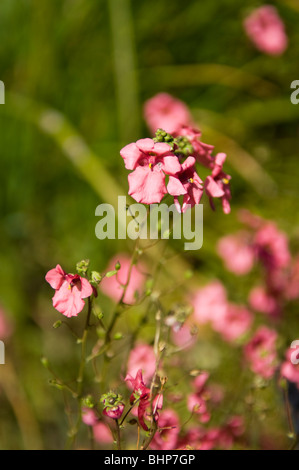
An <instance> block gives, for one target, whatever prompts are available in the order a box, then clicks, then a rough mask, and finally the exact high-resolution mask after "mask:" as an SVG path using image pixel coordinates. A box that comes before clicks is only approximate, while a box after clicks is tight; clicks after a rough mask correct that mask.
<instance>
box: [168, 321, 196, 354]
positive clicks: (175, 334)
mask: <svg viewBox="0 0 299 470" xmlns="http://www.w3.org/2000/svg"><path fill="white" fill-rule="evenodd" d="M171 338H172V341H173V342H174V344H175V345H176V346H178V347H180V348H182V349H187V348H190V347H192V346H193V345H194V344H195V343H196V334H194V333H193V332H192V327H190V326H189V325H188V324H184V325H181V324H180V323H177V324H175V325H173V327H172V329H171Z"/></svg>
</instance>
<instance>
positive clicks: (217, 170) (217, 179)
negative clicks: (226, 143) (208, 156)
mask: <svg viewBox="0 0 299 470" xmlns="http://www.w3.org/2000/svg"><path fill="white" fill-rule="evenodd" d="M225 159H226V154H225V153H218V154H217V155H216V157H215V160H214V165H213V171H212V175H211V176H208V177H207V178H206V180H205V184H204V187H205V191H206V193H207V195H208V197H209V199H210V205H211V207H212V209H213V210H215V207H214V203H213V198H214V197H216V198H220V199H221V202H222V209H223V212H224V213H225V214H229V213H230V203H229V201H230V199H231V192H230V186H229V182H230V179H231V177H230V176H229V175H228V174H227V173H224V171H223V170H222V167H223V164H224V162H225Z"/></svg>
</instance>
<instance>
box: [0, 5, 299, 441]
mask: <svg viewBox="0 0 299 470" xmlns="http://www.w3.org/2000/svg"><path fill="white" fill-rule="evenodd" d="M270 3H272V4H274V5H275V6H277V8H278V10H279V12H280V15H281V17H282V18H283V20H284V22H285V24H286V29H287V33H288V36H289V47H288V49H287V51H286V53H285V54H284V55H283V56H281V57H275V58H274V57H268V56H266V55H264V54H262V53H260V52H258V51H257V50H256V49H255V48H254V47H253V46H252V44H251V43H250V42H249V40H248V38H247V37H246V35H245V33H244V30H243V26H242V21H243V19H244V17H245V16H246V14H247V13H248V11H250V10H251V9H252V8H254V7H257V6H259V5H261V2H258V1H248V2H246V4H244V2H243V1H241V0H226V1H224V2H219V1H216V0H201V1H199V0H189V1H188V2H186V3H182V2H181V1H178V0H173V1H172V2H166V1H161V0H151V1H140V0H139V1H138V0H131V1H129V0H1V2H0V44H1V47H0V79H1V80H3V81H4V83H5V87H6V103H5V105H1V106H0V135H1V147H0V155H1V170H0V205H1V212H0V214H1V232H0V247H1V248H0V301H1V306H2V307H3V309H4V310H5V311H6V312H7V315H8V317H9V318H10V319H11V321H12V322H13V323H14V334H13V337H12V338H11V340H10V342H9V343H8V344H7V347H6V348H7V351H6V354H7V358H9V360H10V362H11V363H12V364H13V365H12V366H11V367H12V370H11V371H10V372H11V374H12V376H11V384H15V396H13V397H12V398H11V403H8V401H7V398H4V396H3V394H0V404H1V408H0V447H1V448H24V447H25V448H26V447H27V448H30V447H31V448H38V447H40V448H41V447H58V448H59V447H61V443H60V439H63V436H64V433H65V429H56V426H57V421H59V419H60V420H61V417H60V413H61V403H60V397H58V396H57V394H55V393H53V391H52V390H50V391H49V387H48V384H47V378H48V376H47V373H46V372H44V371H43V370H42V369H41V366H40V356H41V355H42V354H44V353H48V352H49V351H51V350H52V349H53V348H54V349H55V344H56V343H55V341H56V339H55V334H54V338H53V330H52V329H51V327H52V324H53V323H54V321H55V320H56V319H58V318H60V317H59V314H58V313H57V312H55V310H54V309H53V307H52V304H51V296H52V291H51V289H49V286H48V285H47V283H46V282H45V280H44V276H45V273H46V272H47V271H48V270H49V269H51V268H52V267H54V266H55V265H56V264H57V263H60V264H61V265H62V266H63V267H64V269H65V270H66V271H73V270H74V265H75V263H76V262H77V261H79V260H80V259H82V258H89V259H90V260H91V261H92V266H93V268H94V269H97V270H99V271H101V270H104V268H105V266H106V264H107V262H108V260H109V258H110V257H111V256H112V255H113V254H115V253H117V252H119V251H123V250H130V248H131V245H130V243H127V242H124V241H117V240H115V241H107V240H105V241H99V240H97V238H96V237H95V224H96V218H95V215H94V213H95V208H96V207H97V205H98V204H100V203H101V202H114V201H115V197H116V196H117V195H118V194H126V192H127V171H126V170H125V169H124V165H123V161H122V159H121V158H120V156H119V150H120V148H121V147H122V146H124V145H126V144H127V143H129V142H132V141H135V140H137V139H138V138H142V137H146V136H149V131H148V130H147V128H146V124H145V122H144V121H143V114H142V107H143V103H144V101H145V100H146V99H148V98H150V97H152V96H153V95H155V94H156V93H158V92H161V91H166V92H168V93H170V94H172V95H174V96H176V97H178V98H179V99H181V100H183V101H185V102H186V103H187V105H188V106H189V107H190V109H191V111H192V113H193V116H194V119H195V120H196V122H197V123H198V126H199V128H200V129H201V130H202V132H203V141H204V142H207V143H211V144H215V145H216V150H217V151H224V152H226V153H227V154H228V161H227V167H226V168H227V171H228V173H230V174H231V175H232V177H233V180H232V193H233V200H232V213H231V215H229V216H225V215H223V214H222V213H221V209H220V206H217V213H216V214H215V213H212V211H210V209H209V208H208V209H207V210H205V221H204V224H205V225H204V246H203V249H202V250H200V252H197V253H192V255H190V254H188V256H187V255H186V258H188V259H189V261H190V262H191V264H193V265H195V266H197V265H198V263H199V265H200V267H201V270H202V271H203V272H206V273H207V276H209V275H211V274H212V275H213V276H215V277H217V276H220V277H221V276H222V277H223V276H224V275H223V272H222V270H221V263H219V260H218V258H217V257H216V255H215V251H214V247H215V242H216V240H217V238H218V237H219V236H221V235H223V234H226V233H228V232H231V231H234V230H236V229H237V228H238V222H237V211H238V209H239V208H241V207H246V208H248V209H251V210H252V211H254V212H256V213H258V214H260V215H262V216H263V217H266V218H272V219H274V220H275V221H276V222H277V223H278V224H279V226H280V227H281V228H282V229H283V230H285V231H286V232H287V233H288V234H289V236H290V238H291V241H292V246H293V248H294V250H295V251H296V249H298V248H299V241H298V238H299V211H298V198H299V189H298V176H299V171H298V147H299V146H298V140H299V105H298V106H296V105H293V104H291V101H290V94H291V90H290V84H291V82H292V81H293V80H296V79H299V68H298V59H299V28H298V20H299V1H297V0H288V1H277V2H270ZM175 247H176V248H178V249H181V247H180V246H179V245H178V246H175ZM228 282H232V281H230V280H228ZM51 348H52V349H51ZM64 349H65V351H64ZM69 351H70V350H69V349H68V343H67V340H66V344H65V345H64V346H60V347H59V352H58V351H57V352H56V356H57V357H58V356H59V354H61V356H63V357H62V358H61V360H62V366H63V363H65V364H67V362H68V359H69V357H68V354H70V352H69ZM63 353H65V354H63ZM62 366H61V367H62ZM4 367H6V366H1V369H0V374H3V373H4V372H3V371H4ZM6 370H7V369H6ZM14 381H15V382H14ZM0 387H1V386H0ZM12 389H14V386H13V385H12ZM6 392H7V390H6ZM1 400H2V402H1ZM16 401H17V402H18V403H16ZM56 401H57V402H56ZM20 427H21V432H20ZM26 430H27V431H26Z"/></svg>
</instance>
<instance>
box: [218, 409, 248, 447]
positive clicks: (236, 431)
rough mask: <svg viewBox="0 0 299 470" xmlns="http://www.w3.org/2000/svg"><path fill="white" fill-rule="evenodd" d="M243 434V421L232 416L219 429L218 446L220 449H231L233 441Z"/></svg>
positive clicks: (238, 417)
mask: <svg viewBox="0 0 299 470" xmlns="http://www.w3.org/2000/svg"><path fill="white" fill-rule="evenodd" d="M243 433H244V421H243V418H242V417H241V416H232V417H231V418H230V419H229V420H228V421H227V423H226V424H225V425H224V426H222V427H221V428H220V429H219V435H218V446H219V447H220V448H221V449H231V448H232V446H233V444H234V442H235V440H236V439H237V438H238V437H240V436H241V435H242V434H243Z"/></svg>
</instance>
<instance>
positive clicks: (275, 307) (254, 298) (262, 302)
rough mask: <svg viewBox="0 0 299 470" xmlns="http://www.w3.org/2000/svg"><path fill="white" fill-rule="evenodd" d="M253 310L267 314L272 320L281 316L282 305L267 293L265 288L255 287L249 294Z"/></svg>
mask: <svg viewBox="0 0 299 470" xmlns="http://www.w3.org/2000/svg"><path fill="white" fill-rule="evenodd" d="M249 303H250V306H251V308H253V309H254V310H256V311H257V312H261V313H265V314H266V315H269V316H270V317H272V318H277V317H279V316H280V313H281V311H280V305H279V304H278V301H277V299H276V298H275V297H273V296H272V295H271V294H270V293H268V292H267V291H266V289H265V288H264V287H263V286H256V287H254V288H253V289H252V290H251V291H250V293H249Z"/></svg>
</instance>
